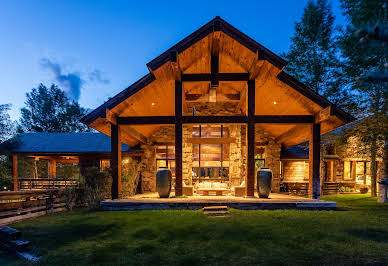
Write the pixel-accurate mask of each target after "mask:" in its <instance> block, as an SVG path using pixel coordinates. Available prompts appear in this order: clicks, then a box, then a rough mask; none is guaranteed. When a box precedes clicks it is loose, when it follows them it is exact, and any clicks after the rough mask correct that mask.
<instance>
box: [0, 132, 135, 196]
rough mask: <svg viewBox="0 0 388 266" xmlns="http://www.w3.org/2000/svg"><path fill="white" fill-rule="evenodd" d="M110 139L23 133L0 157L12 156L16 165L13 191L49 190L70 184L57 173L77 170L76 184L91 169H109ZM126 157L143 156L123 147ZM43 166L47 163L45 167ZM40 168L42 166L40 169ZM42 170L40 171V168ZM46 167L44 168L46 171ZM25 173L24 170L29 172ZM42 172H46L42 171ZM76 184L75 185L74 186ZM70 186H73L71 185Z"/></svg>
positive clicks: (91, 135) (0, 150) (97, 135)
mask: <svg viewBox="0 0 388 266" xmlns="http://www.w3.org/2000/svg"><path fill="white" fill-rule="evenodd" d="M110 147H111V146H110V138H109V137H108V136H106V135H104V134H101V133H90V132H87V133H86V132H77V133H46V132H40V133H21V134H19V135H17V137H15V138H14V139H11V140H9V141H8V142H6V143H4V144H2V145H1V146H0V154H4V155H9V156H10V158H11V161H12V164H13V167H12V169H13V171H12V172H13V184H14V190H18V188H19V189H35V188H46V187H50V186H51V185H52V184H53V183H52V182H48V181H47V179H50V180H55V186H56V187H58V186H63V185H65V184H66V183H65V181H66V182H67V184H69V182H68V181H69V180H68V179H69V178H65V179H64V180H61V179H62V178H63V177H60V178H57V169H60V168H61V167H64V166H74V167H73V168H75V171H72V172H73V173H74V172H75V174H73V176H72V179H75V180H74V182H76V181H77V180H78V178H79V175H82V174H83V173H84V171H85V169H86V168H88V167H93V166H94V167H99V168H100V169H104V168H109V167H110V159H111V151H110ZM121 150H122V152H123V157H129V156H131V157H132V156H133V157H136V156H140V155H141V151H139V150H137V149H131V148H130V147H129V146H128V145H126V144H124V143H123V144H122V145H121ZM23 158H24V159H26V158H27V159H29V160H30V161H33V166H31V165H27V166H25V167H21V165H20V164H22V163H25V160H22V159H23ZM41 162H44V163H43V165H42V164H41ZM38 164H39V165H38ZM38 166H40V167H38ZM44 166H45V167H44ZM26 168H30V169H27V170H30V171H24V172H22V173H20V172H21V170H23V169H24V170H26ZM38 168H39V170H41V168H45V169H43V171H39V172H38ZM74 182H73V183H74ZM70 184H71V183H70Z"/></svg>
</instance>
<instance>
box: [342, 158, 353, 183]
mask: <svg viewBox="0 0 388 266" xmlns="http://www.w3.org/2000/svg"><path fill="white" fill-rule="evenodd" d="M351 170H352V162H351V161H345V162H344V179H352V177H351Z"/></svg>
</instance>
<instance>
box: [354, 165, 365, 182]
mask: <svg viewBox="0 0 388 266" xmlns="http://www.w3.org/2000/svg"><path fill="white" fill-rule="evenodd" d="M364 180H365V162H356V181H357V183H364Z"/></svg>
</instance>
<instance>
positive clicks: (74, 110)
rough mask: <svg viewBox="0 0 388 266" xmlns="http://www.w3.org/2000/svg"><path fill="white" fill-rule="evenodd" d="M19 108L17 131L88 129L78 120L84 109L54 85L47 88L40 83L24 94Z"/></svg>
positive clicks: (84, 112) (78, 130) (72, 130)
mask: <svg viewBox="0 0 388 266" xmlns="http://www.w3.org/2000/svg"><path fill="white" fill-rule="evenodd" d="M26 97H27V100H26V102H25V107H23V108H22V109H21V118H20V122H19V124H18V131H19V132H80V131H89V130H90V129H89V128H88V127H87V126H85V125H84V124H82V123H81V122H79V120H80V119H81V117H83V116H84V115H85V114H86V110H85V109H84V108H82V107H80V105H79V104H78V103H77V102H75V101H70V100H69V98H67V97H66V95H65V93H64V92H63V91H62V90H61V89H59V88H58V87H57V86H56V85H51V87H50V88H47V87H46V86H44V85H43V84H40V85H39V87H38V88H33V89H32V91H31V92H29V93H27V94H26Z"/></svg>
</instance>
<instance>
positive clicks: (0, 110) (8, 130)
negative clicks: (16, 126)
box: [0, 104, 13, 143]
mask: <svg viewBox="0 0 388 266" xmlns="http://www.w3.org/2000/svg"><path fill="white" fill-rule="evenodd" d="M10 108H11V105H10V104H0V143H2V142H3V141H5V140H6V139H8V138H9V137H10V136H11V135H12V133H13V124H12V122H11V118H10V116H9V114H8V111H9V109H10Z"/></svg>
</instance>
